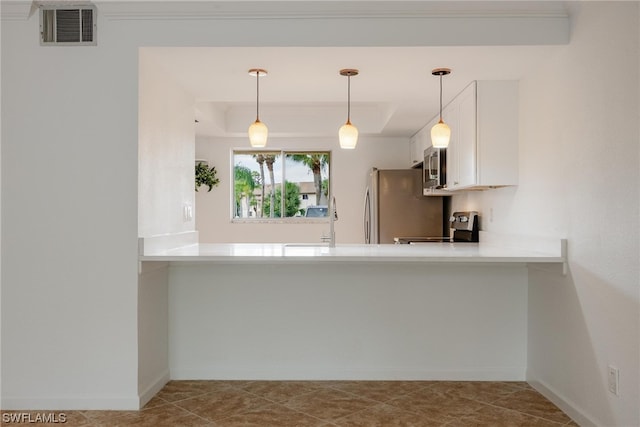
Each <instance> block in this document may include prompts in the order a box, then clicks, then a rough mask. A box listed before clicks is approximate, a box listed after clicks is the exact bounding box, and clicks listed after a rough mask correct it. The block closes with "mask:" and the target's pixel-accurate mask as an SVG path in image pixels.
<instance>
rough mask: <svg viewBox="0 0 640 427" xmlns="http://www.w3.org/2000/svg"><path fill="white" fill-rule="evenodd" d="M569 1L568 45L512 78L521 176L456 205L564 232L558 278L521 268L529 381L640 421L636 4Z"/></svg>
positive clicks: (589, 407)
mask: <svg viewBox="0 0 640 427" xmlns="http://www.w3.org/2000/svg"><path fill="white" fill-rule="evenodd" d="M572 11H573V12H574V13H573V14H572V17H573V18H572V29H573V30H572V35H571V43H570V44H569V45H568V46H567V47H566V49H563V50H562V51H561V52H559V53H558V54H557V55H555V56H552V57H549V58H548V59H547V61H546V62H545V63H544V64H540V67H539V68H538V69H535V70H531V72H530V73H529V74H528V75H527V76H525V77H524V78H523V79H522V80H521V83H520V111H521V114H520V120H521V128H520V185H519V186H518V187H517V188H507V189H500V190H491V191H486V192H483V193H479V194H472V195H468V196H462V197H456V200H455V204H456V205H458V206H466V207H473V208H477V209H478V210H479V211H480V212H481V213H483V214H484V217H483V222H482V225H483V228H484V229H485V230H489V231H503V232H511V233H520V234H530V235H539V236H554V237H566V238H568V240H569V266H570V274H569V275H568V276H567V277H566V278H560V277H557V276H555V275H551V274H547V273H543V272H539V271H532V272H531V274H530V276H529V281H530V282H529V346H528V347H529V356H528V359H529V361H528V380H529V381H532V383H533V384H535V385H536V386H537V387H539V388H540V389H541V390H545V391H546V392H547V393H548V394H549V395H550V396H553V397H554V398H555V399H556V401H557V402H559V403H560V404H562V405H565V408H567V410H568V411H569V413H570V414H572V415H574V418H575V419H576V420H578V421H580V422H581V423H584V424H585V425H589V424H591V423H592V424H594V425H599V426H614V425H615V426H632V425H639V424H640V414H639V413H638V402H639V401H640V390H639V388H640V371H639V369H640V363H639V361H640V354H639V351H640V330H639V326H640V322H639V320H640V312H639V300H640V296H639V293H640V273H639V269H638V265H639V263H638V261H639V259H640V255H639V254H640V252H639V240H638V236H639V235H640V231H639V227H638V221H639V195H638V186H639V183H640V176H639V174H638V170H639V163H640V162H639V155H638V154H639V153H638V145H639V131H638V114H639V108H638V100H639V97H638V93H639V92H638V90H639V89H638V86H639V81H640V74H639V72H638V69H639V66H638V53H639V46H640V44H639V41H638V40H639V39H638V28H639V12H638V3H637V2H621V3H611V2H607V3H606V4H604V3H580V4H573V5H572ZM491 209H493V222H491V221H490V220H489V216H490V215H489V212H490V210H491ZM610 364H611V365H615V366H617V367H618V368H619V369H620V395H619V396H614V395H613V394H611V393H609V392H608V391H607V376H606V373H607V366H608V365H610Z"/></svg>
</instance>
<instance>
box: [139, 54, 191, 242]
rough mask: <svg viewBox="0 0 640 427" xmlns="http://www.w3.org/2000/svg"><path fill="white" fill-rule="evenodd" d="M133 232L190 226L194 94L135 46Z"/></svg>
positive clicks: (162, 231) (146, 233)
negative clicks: (135, 214)
mask: <svg viewBox="0 0 640 427" xmlns="http://www.w3.org/2000/svg"><path fill="white" fill-rule="evenodd" d="M139 73H140V80H139V88H138V90H139V101H138V102H139V104H138V114H139V116H138V188H139V194H138V235H139V236H140V237H149V236H154V235H158V234H166V233H180V232H183V231H193V230H194V229H195V221H194V220H193V219H190V220H187V219H185V218H184V214H183V212H184V207H185V206H187V207H191V210H193V209H194V203H195V200H194V191H193V188H194V153H195V127H194V120H195V109H194V105H195V99H194V97H193V95H191V94H189V93H187V92H185V90H184V89H182V88H181V87H180V86H179V85H178V84H177V83H176V82H175V81H173V80H172V78H171V76H169V75H168V74H167V73H166V72H164V70H163V69H162V68H161V66H159V65H158V64H156V63H155V62H154V61H153V58H152V57H151V56H150V55H148V54H146V52H145V49H140V69H139Z"/></svg>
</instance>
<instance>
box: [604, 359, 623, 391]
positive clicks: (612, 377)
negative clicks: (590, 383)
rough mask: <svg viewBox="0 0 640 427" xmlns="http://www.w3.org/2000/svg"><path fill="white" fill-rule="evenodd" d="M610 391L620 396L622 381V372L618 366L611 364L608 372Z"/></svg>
mask: <svg viewBox="0 0 640 427" xmlns="http://www.w3.org/2000/svg"><path fill="white" fill-rule="evenodd" d="M607 378H608V384H609V391H610V392H611V393H613V394H615V395H616V396H618V392H619V382H620V372H619V371H618V368H616V367H615V366H612V365H609V370H608V374H607Z"/></svg>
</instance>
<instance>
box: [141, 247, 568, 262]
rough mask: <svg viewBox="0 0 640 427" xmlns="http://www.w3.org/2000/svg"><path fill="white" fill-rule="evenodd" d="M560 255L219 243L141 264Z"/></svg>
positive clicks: (557, 256)
mask: <svg viewBox="0 0 640 427" xmlns="http://www.w3.org/2000/svg"><path fill="white" fill-rule="evenodd" d="M555 252H556V251H554V252H544V251H537V250H533V249H526V248H513V247H500V246H497V245H484V244H478V243H426V244H416V245H395V244H383V245H364V244H338V245H337V246H336V247H335V248H330V247H328V246H326V245H321V244H317V245H315V244H304V243H299V244H295V243H290V244H282V243H229V244H225V243H219V244H194V245H187V246H182V247H179V248H175V249H169V250H155V251H145V252H144V253H143V254H142V255H141V256H140V261H185V262H196V261H197V262H202V261H206V262H247V261H249V262H268V263H273V262H289V261H306V262H345V261H346V262H422V263H564V262H565V257H564V256H563V255H562V253H561V251H560V250H558V251H557V253H555Z"/></svg>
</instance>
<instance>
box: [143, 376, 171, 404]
mask: <svg viewBox="0 0 640 427" xmlns="http://www.w3.org/2000/svg"><path fill="white" fill-rule="evenodd" d="M169 379H170V378H169V371H168V370H167V371H165V372H163V373H162V374H161V375H160V376H158V378H156V380H155V381H152V382H151V384H149V385H148V386H147V387H145V388H144V390H143V391H141V392H140V401H139V402H140V403H139V405H140V408H143V407H144V405H146V404H147V403H148V402H149V401H150V400H151V399H153V396H155V395H156V394H157V393H158V392H159V391H160V390H162V387H164V386H165V384H167V383H168V382H169Z"/></svg>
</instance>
